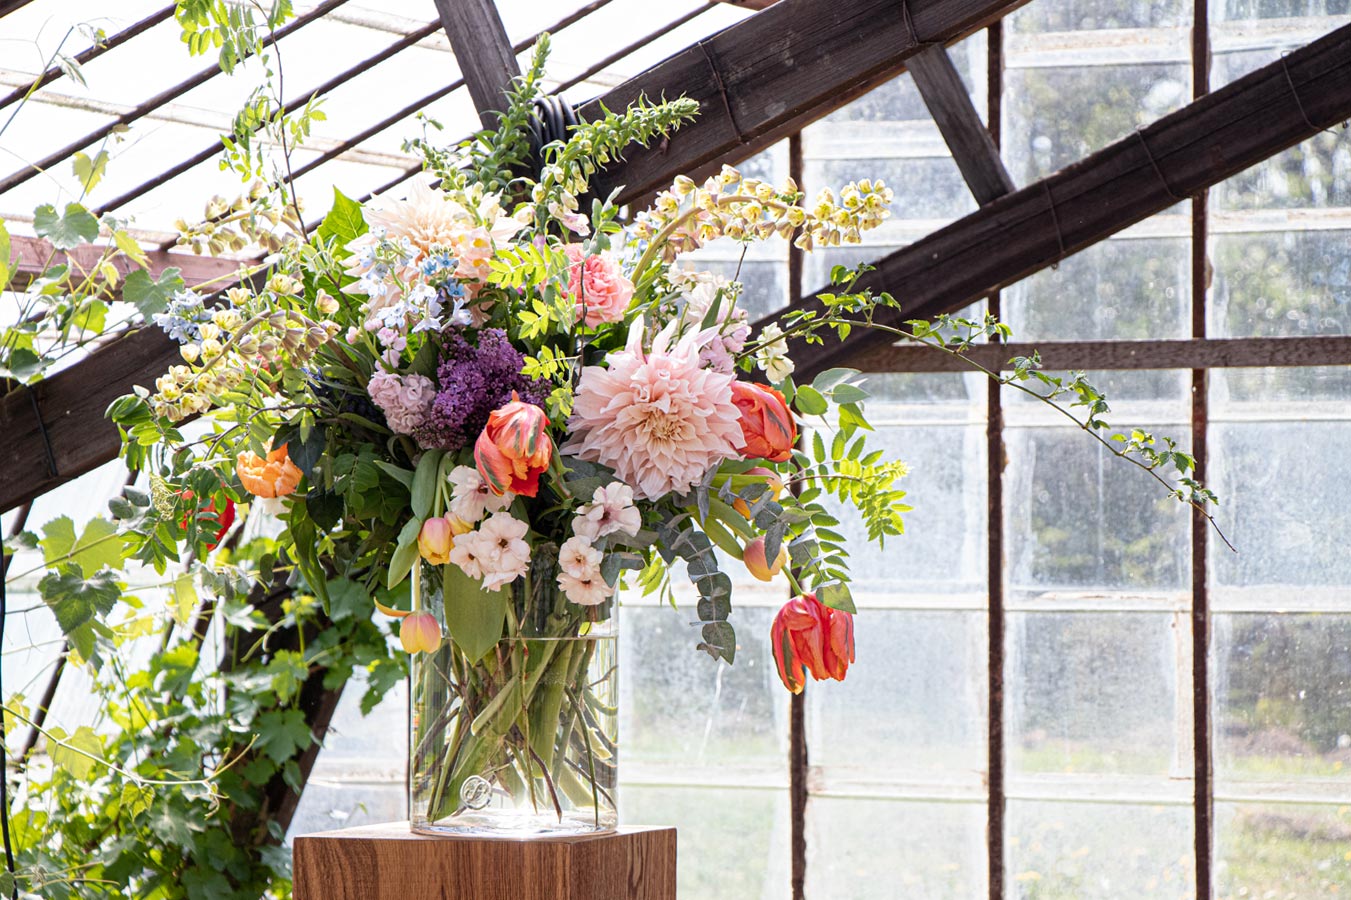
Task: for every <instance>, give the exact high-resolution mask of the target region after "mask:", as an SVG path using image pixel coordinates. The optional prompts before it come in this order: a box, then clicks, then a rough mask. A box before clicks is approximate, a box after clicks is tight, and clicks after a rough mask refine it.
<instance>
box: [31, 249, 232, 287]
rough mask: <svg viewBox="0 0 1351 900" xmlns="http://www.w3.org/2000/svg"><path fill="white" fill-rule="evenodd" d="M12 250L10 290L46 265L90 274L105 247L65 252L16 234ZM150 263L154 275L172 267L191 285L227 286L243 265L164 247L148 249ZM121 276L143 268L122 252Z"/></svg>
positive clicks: (116, 266)
mask: <svg viewBox="0 0 1351 900" xmlns="http://www.w3.org/2000/svg"><path fill="white" fill-rule="evenodd" d="M10 241H11V252H13V253H14V256H15V258H16V262H17V265H16V269H15V274H14V281H13V282H12V283H11V286H10V287H11V290H22V289H23V288H26V287H27V286H28V285H29V284H30V283H31V282H32V280H33V279H34V278H37V277H38V276H40V275H41V274H42V273H43V272H45V271H47V266H48V264H49V262H48V261H49V260H50V264H51V265H69V266H71V268H72V269H74V270H75V272H77V273H79V274H81V275H85V274H90V273H91V272H92V270H93V269H94V266H95V265H96V264H97V263H98V261H99V259H100V257H101V256H102V255H103V251H104V248H103V247H98V246H94V245H90V244H86V245H84V246H82V247H76V248H75V249H73V250H68V251H65V252H62V251H58V250H54V249H53V248H52V245H51V244H50V243H48V242H47V241H45V240H43V239H42V238H31V237H20V236H15V237H12V238H11V239H10ZM146 261H147V263H148V264H147V265H146V266H145V267H144V268H145V269H147V270H148V271H149V273H150V274H151V275H152V276H154V277H155V278H159V276H160V273H161V272H163V271H164V270H165V269H167V268H170V267H173V268H177V269H178V270H179V271H180V274H181V275H182V277H183V281H184V283H185V284H187V285H188V286H189V287H191V286H193V285H198V284H205V283H207V282H211V283H212V284H213V285H219V286H220V287H222V288H224V287H228V286H229V285H228V284H226V283H225V281H223V280H222V279H226V280H228V279H229V278H230V276H232V275H234V274H235V273H236V272H237V271H238V270H239V268H240V266H241V265H244V263H241V262H239V261H237V260H232V259H218V258H215V257H210V256H196V255H193V254H187V253H166V252H164V251H163V250H148V251H146ZM112 266H113V268H114V269H115V270H116V271H117V275H118V279H119V280H120V279H122V278H125V277H126V276H127V274H128V273H129V272H131V271H132V270H133V269H139V268H142V267H141V266H137V265H133V264H132V263H131V262H130V261H129V260H127V259H126V258H125V257H124V256H121V255H119V256H118V257H117V258H116V259H114V260H113V261H112Z"/></svg>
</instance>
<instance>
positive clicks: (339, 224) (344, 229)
mask: <svg viewBox="0 0 1351 900" xmlns="http://www.w3.org/2000/svg"><path fill="white" fill-rule="evenodd" d="M368 230H369V227H368V226H367V225H366V219H365V218H364V217H363V216H362V214H361V204H360V203H358V202H356V201H355V200H353V199H352V198H350V197H347V196H346V195H344V194H343V192H342V191H340V190H338V189H337V188H334V189H333V208H332V209H331V210H329V212H328V215H326V216H324V221H323V222H321V223H320V224H319V231H318V234H319V237H320V239H322V240H325V241H327V240H328V239H330V238H333V239H336V241H337V243H338V246H339V247H341V246H343V245H345V244H346V243H347V242H348V241H350V240H352V239H353V238H356V237H360V236H361V235H363V234H365V233H366V232H367V231H368Z"/></svg>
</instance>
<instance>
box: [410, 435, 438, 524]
mask: <svg viewBox="0 0 1351 900" xmlns="http://www.w3.org/2000/svg"><path fill="white" fill-rule="evenodd" d="M444 455H445V454H444V453H443V452H442V451H440V450H428V451H427V452H426V453H423V454H422V458H421V459H419V460H418V462H417V469H416V470H415V471H414V472H413V490H412V494H413V517H414V518H416V519H425V518H427V514H428V513H429V512H431V508H432V500H433V499H435V497H436V488H437V484H436V481H437V478H436V476H437V473H438V472H439V471H440V469H441V457H442V456H444Z"/></svg>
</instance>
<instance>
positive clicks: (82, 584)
mask: <svg viewBox="0 0 1351 900" xmlns="http://www.w3.org/2000/svg"><path fill="white" fill-rule="evenodd" d="M38 592H39V593H41V594H42V601H43V602H44V603H46V604H47V606H48V607H50V608H51V611H52V613H53V614H54V615H55V616H56V623H57V624H58V625H60V626H61V631H62V632H63V633H65V634H66V635H71V633H72V632H74V631H75V630H76V629H78V628H80V627H81V626H83V625H84V624H86V623H88V622H91V621H93V619H94V617H95V616H96V615H99V616H106V615H108V613H110V612H112V611H113V607H114V606H115V605H116V604H117V598H118V597H120V596H121V595H122V590H121V588H119V587H118V585H117V582H115V581H114V580H113V575H112V573H111V572H103V573H100V574H98V575H95V576H94V577H93V578H90V579H88V580H86V579H85V577H84V575H83V573H81V572H80V569H79V567H78V566H70V565H63V566H62V567H61V568H60V570H58V571H56V572H49V573H48V574H47V575H46V576H44V577H43V579H42V580H41V581H39V582H38ZM90 637H92V635H90ZM90 643H92V641H91V642H90ZM85 649H86V648H80V655H81V656H83V657H85V658H86V659H88V658H89V656H90V654H88V653H86V652H85Z"/></svg>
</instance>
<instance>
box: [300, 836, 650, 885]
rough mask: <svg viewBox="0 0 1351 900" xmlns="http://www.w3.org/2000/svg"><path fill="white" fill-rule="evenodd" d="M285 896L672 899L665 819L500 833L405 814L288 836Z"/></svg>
mask: <svg viewBox="0 0 1351 900" xmlns="http://www.w3.org/2000/svg"><path fill="white" fill-rule="evenodd" d="M294 872H295V900H675V895H676V831H675V829H674V828H622V829H620V830H619V831H617V832H614V833H611V834H597V835H578V836H575V837H559V838H534V839H529V840H504V839H500V838H469V837H426V836H423V835H418V834H413V833H412V832H410V831H409V830H408V823H407V822H394V823H390V824H388V825H372V826H366V827H362V828H347V829H343V830H342V831H325V832H321V833H319V834H309V835H305V836H304V837H298V838H296V840H295V863H294Z"/></svg>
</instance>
